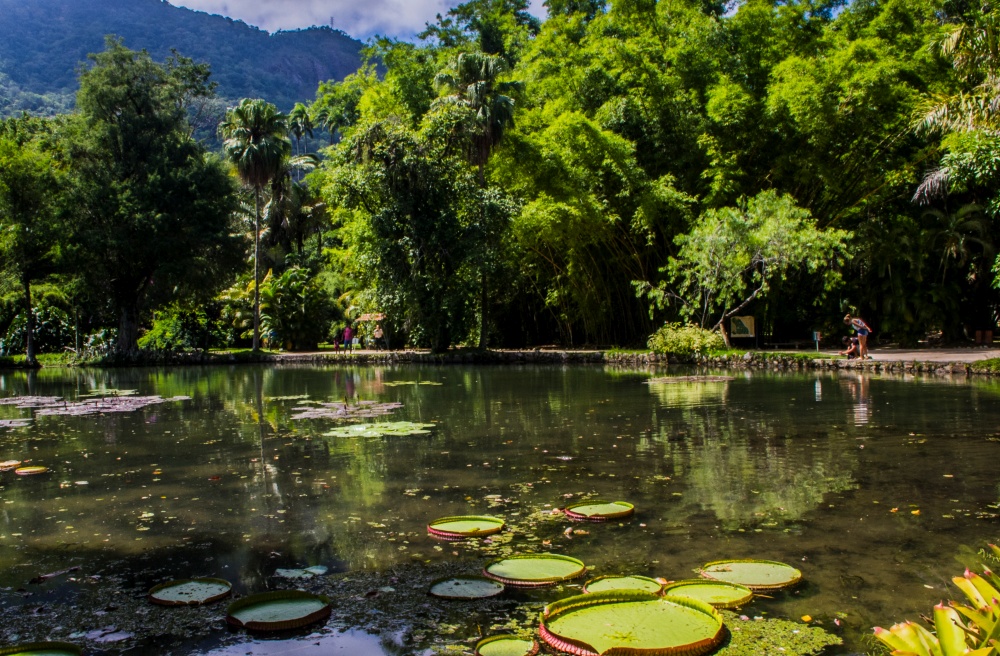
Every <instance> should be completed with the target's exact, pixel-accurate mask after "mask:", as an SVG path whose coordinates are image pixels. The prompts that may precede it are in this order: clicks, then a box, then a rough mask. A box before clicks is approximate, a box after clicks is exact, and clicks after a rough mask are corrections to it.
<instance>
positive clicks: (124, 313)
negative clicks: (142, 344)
mask: <svg viewBox="0 0 1000 656" xmlns="http://www.w3.org/2000/svg"><path fill="white" fill-rule="evenodd" d="M119 311H120V312H121V316H120V317H119V319H118V341H117V342H116V343H115V354H116V355H119V356H124V357H126V358H132V357H134V356H135V355H136V354H137V353H138V352H139V309H138V307H136V304H135V303H128V304H125V305H122V306H121V307H120V308H119Z"/></svg>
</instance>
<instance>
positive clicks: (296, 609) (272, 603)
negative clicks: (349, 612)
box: [226, 590, 330, 631]
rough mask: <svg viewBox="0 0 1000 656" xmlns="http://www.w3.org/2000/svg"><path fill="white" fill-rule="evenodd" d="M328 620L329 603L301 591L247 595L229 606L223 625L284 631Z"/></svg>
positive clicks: (325, 599)
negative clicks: (226, 623)
mask: <svg viewBox="0 0 1000 656" xmlns="http://www.w3.org/2000/svg"><path fill="white" fill-rule="evenodd" d="M328 617H330V600H329V599H328V598H327V597H325V596H323V595H315V594H312V593H309V592H303V591H301V590H281V591H278V592H264V593H262V594H255V595H250V596H249V597H244V598H243V599H240V600H239V601H235V602H233V603H231V604H229V608H228V609H227V615H226V622H228V623H229V624H230V625H232V626H235V627H239V628H244V629H247V630H248V631H287V630H289V629H297V628H299V627H303V626H307V625H309V624H313V623H314V622H319V621H320V620H325V619H326V618H328Z"/></svg>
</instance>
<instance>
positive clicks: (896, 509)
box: [889, 508, 899, 512]
mask: <svg viewBox="0 0 1000 656" xmlns="http://www.w3.org/2000/svg"><path fill="white" fill-rule="evenodd" d="M889 512H899V508H893V509H891V510H890V511H889Z"/></svg>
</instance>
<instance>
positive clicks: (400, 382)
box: [382, 380, 444, 387]
mask: <svg viewBox="0 0 1000 656" xmlns="http://www.w3.org/2000/svg"><path fill="white" fill-rule="evenodd" d="M382 384H383V385H385V386H386V387H401V386H403V385H430V386H432V387H440V386H441V385H444V383H439V382H437V381H433V380H390V381H387V382H384V383H382Z"/></svg>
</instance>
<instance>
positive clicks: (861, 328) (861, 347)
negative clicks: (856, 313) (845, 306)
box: [844, 314, 872, 360]
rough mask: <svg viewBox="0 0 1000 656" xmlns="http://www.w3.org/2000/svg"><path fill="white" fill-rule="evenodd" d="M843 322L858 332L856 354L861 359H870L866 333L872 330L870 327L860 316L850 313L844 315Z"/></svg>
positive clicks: (868, 333)
mask: <svg viewBox="0 0 1000 656" xmlns="http://www.w3.org/2000/svg"><path fill="white" fill-rule="evenodd" d="M844 323H846V324H847V325H848V326H850V327H851V328H853V329H854V332H856V333H857V334H858V351H859V353H858V355H859V356H860V357H861V359H862V360H871V356H870V355H868V335H870V334H871V332H872V329H871V327H870V326H869V325H868V324H867V323H865V320H864V319H862V318H861V317H852V316H851V315H850V314H848V315H846V316H845V317H844Z"/></svg>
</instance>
